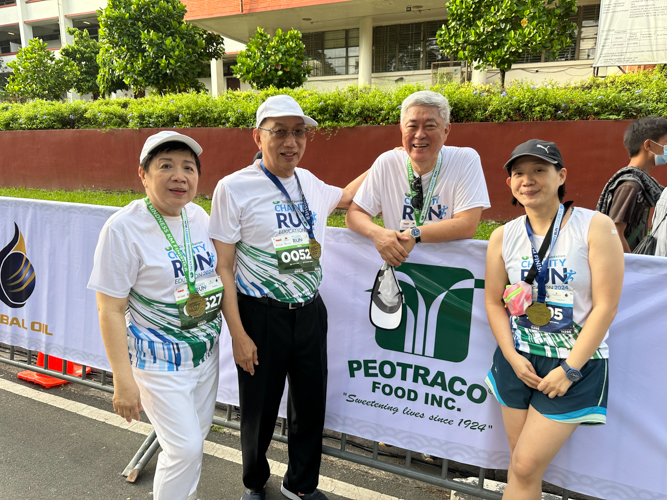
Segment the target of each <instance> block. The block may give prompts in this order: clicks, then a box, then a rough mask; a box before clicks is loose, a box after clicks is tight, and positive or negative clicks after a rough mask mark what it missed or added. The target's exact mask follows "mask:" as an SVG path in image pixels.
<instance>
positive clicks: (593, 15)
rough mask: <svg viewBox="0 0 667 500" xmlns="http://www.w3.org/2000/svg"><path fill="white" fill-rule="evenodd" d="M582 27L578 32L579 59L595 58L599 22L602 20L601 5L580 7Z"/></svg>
mask: <svg viewBox="0 0 667 500" xmlns="http://www.w3.org/2000/svg"><path fill="white" fill-rule="evenodd" d="M579 12H580V14H579V18H580V19H581V22H580V24H579V26H580V27H581V28H580V29H579V30H578V33H577V42H578V51H577V52H578V54H577V56H578V57H577V59H595V45H596V42H597V39H598V24H599V21H600V6H599V5H585V6H584V7H579Z"/></svg>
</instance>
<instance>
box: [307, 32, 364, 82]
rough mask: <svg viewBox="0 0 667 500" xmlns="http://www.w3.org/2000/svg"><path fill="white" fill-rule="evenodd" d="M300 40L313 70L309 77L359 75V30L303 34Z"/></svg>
mask: <svg viewBox="0 0 667 500" xmlns="http://www.w3.org/2000/svg"><path fill="white" fill-rule="evenodd" d="M301 40H302V41H303V43H304V45H305V46H306V59H307V60H308V64H309V65H310V66H311V67H312V68H313V71H312V73H311V76H332V75H356V74H357V73H359V28H355V29H349V30H336V31H323V32H318V33H304V34H303V35H302V38H301Z"/></svg>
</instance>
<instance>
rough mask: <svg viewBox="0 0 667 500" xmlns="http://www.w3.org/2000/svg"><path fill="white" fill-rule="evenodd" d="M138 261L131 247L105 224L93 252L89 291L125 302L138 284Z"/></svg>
mask: <svg viewBox="0 0 667 500" xmlns="http://www.w3.org/2000/svg"><path fill="white" fill-rule="evenodd" d="M139 265H140V258H139V257H138V256H137V255H136V254H135V253H134V251H133V249H132V246H131V244H130V243H129V242H128V241H127V240H126V239H125V238H124V237H123V235H122V234H120V233H119V232H118V230H117V229H116V228H114V227H113V225H111V224H105V225H104V227H103V228H102V232H101V233H100V238H99V240H98V242H97V248H96V249H95V260H94V262H93V272H92V274H91V275H90V280H89V281H88V288H90V289H91V290H95V291H96V292H102V293H104V294H106V295H109V296H110V297H115V298H117V299H124V298H125V297H127V296H129V295H130V289H131V288H132V287H133V286H134V284H135V283H136V282H137V273H138V272H139Z"/></svg>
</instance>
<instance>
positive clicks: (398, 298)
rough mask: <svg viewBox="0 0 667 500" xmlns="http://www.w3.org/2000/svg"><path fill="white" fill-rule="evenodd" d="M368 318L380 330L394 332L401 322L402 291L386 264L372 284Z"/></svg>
mask: <svg viewBox="0 0 667 500" xmlns="http://www.w3.org/2000/svg"><path fill="white" fill-rule="evenodd" d="M369 316H370V319H371V324H372V325H373V326H374V327H376V328H380V329H382V330H396V329H397V328H398V327H399V326H401V322H402V321H403V291H402V290H401V286H400V285H399V284H398V280H397V279H396V272H395V271H394V268H393V267H392V266H390V265H389V264H387V263H386V262H385V263H384V264H383V265H382V267H381V268H380V270H379V271H378V274H377V276H376V277H375V283H373V290H372V291H371V306H370V314H369Z"/></svg>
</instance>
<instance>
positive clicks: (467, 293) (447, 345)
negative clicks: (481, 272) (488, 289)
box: [375, 262, 484, 363]
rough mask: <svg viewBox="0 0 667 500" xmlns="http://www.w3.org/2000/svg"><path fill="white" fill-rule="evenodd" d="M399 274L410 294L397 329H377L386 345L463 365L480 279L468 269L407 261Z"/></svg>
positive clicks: (377, 336) (379, 339)
mask: <svg viewBox="0 0 667 500" xmlns="http://www.w3.org/2000/svg"><path fill="white" fill-rule="evenodd" d="M396 277H397V278H398V281H399V282H400V284H401V288H402V290H403V294H404V297H405V304H404V305H403V321H402V322H401V325H400V326H399V327H398V328H397V329H396V330H382V329H380V328H376V329H375V341H376V342H377V344H378V346H380V347H381V348H382V349H386V350H389V351H396V352H405V353H408V354H414V355H416V356H425V357H427V358H435V359H441V360H443V361H452V362H454V363H459V362H461V361H463V360H464V359H466V357H468V346H469V343H470V324H471V320H472V301H473V297H474V293H475V288H482V289H483V288H484V280H478V279H475V277H474V276H473V274H472V273H471V272H470V271H469V270H467V269H461V268H458V267H441V266H430V265H425V264H409V263H407V262H404V263H403V264H401V267H399V268H397V269H396Z"/></svg>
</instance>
